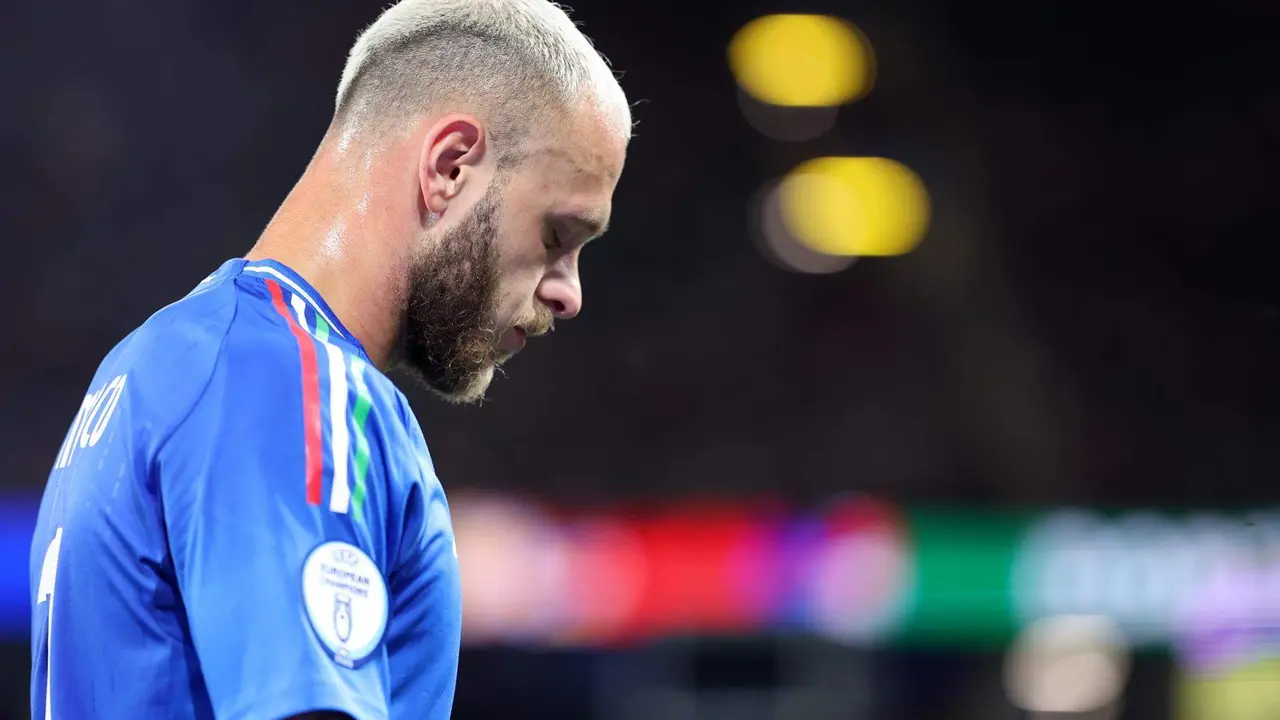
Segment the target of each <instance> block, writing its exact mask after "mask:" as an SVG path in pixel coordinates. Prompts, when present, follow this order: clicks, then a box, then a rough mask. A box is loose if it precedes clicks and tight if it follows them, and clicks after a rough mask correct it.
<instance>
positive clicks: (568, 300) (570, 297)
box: [538, 272, 582, 320]
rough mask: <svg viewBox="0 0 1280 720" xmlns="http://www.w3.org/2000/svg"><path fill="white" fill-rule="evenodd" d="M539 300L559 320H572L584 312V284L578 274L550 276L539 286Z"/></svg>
mask: <svg viewBox="0 0 1280 720" xmlns="http://www.w3.org/2000/svg"><path fill="white" fill-rule="evenodd" d="M538 299H539V300H541V301H542V302H543V303H544V304H545V305H546V306H547V307H549V308H551V313H552V314H553V315H555V316H556V319H557V320H570V319H572V318H574V317H577V315H578V313H580V312H582V283H581V282H580V281H579V280H578V274H577V273H576V272H573V273H567V274H565V275H549V276H547V277H545V278H543V279H542V282H541V283H540V284H539V285H538Z"/></svg>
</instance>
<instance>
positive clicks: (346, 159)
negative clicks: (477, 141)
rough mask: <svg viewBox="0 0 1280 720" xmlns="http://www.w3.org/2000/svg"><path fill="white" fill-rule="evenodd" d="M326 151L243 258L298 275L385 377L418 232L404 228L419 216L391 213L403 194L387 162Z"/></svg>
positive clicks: (366, 155) (325, 148)
mask: <svg viewBox="0 0 1280 720" xmlns="http://www.w3.org/2000/svg"><path fill="white" fill-rule="evenodd" d="M329 146H330V143H328V142H326V143H323V144H322V145H321V147H320V151H319V152H318V153H317V154H316V157H315V159H313V160H312V162H311V164H310V166H308V168H307V170H306V172H305V173H304V174H303V176H302V178H301V179H300V180H299V181H298V184H297V185H296V186H295V187H294V189H293V190H292V191H291V192H290V193H289V196H288V197H287V198H286V199H285V201H284V203H283V204H282V205H281V206H280V209H279V210H278V211H277V212H276V214H275V217H273V218H272V219H271V222H270V223H269V224H268V225H267V228H266V230H264V231H263V233H262V236H261V237H260V238H258V242H257V243H256V244H255V245H254V246H253V249H252V250H250V251H249V253H248V254H247V255H246V256H245V257H246V258H247V259H249V260H275V261H277V262H280V263H283V264H285V265H287V266H288V267H290V268H291V269H293V271H294V272H296V273H298V274H299V275H301V276H302V277H303V278H304V279H305V280H306V281H307V282H308V283H310V285H311V286H312V287H313V288H315V290H316V292H318V293H320V295H321V296H323V297H324V299H325V302H326V303H328V305H329V307H330V308H331V309H332V310H333V312H334V314H336V315H337V316H338V318H339V320H340V321H341V322H342V324H343V325H344V326H346V328H347V330H349V331H350V332H351V333H352V334H353V335H355V337H356V339H358V340H359V341H360V344H361V345H363V346H364V348H365V352H367V353H368V354H369V359H370V360H372V361H373V363H374V364H375V365H377V366H378V367H379V368H382V369H384V370H385V369H386V367H387V365H388V364H389V363H390V361H391V360H392V358H393V356H394V352H395V350H396V341H397V338H398V337H399V334H400V325H401V322H402V320H403V313H404V307H405V301H406V297H407V292H408V277H409V262H408V258H409V254H408V249H409V248H408V242H407V238H408V237H410V235H411V233H412V229H411V228H412V227H413V225H409V224H407V223H414V224H416V216H415V215H414V214H412V213H409V215H408V217H407V218H406V217H403V216H401V215H397V213H396V212H395V211H394V210H393V208H395V207H397V204H396V202H395V200H396V198H395V197H394V196H393V193H399V192H401V191H402V190H403V188H402V187H400V185H401V184H402V183H401V182H399V181H397V179H396V178H395V173H396V170H397V169H396V168H394V167H385V165H387V163H382V162H377V161H378V160H385V158H375V152H374V151H368V152H363V151H357V150H356V149H355V148H351V149H350V150H347V151H345V152H341V151H337V152H335V151H331V150H330V149H329ZM377 154H380V153H377ZM357 156H358V157H357ZM386 156H387V157H395V155H394V154H392V153H387V155H386ZM401 197H403V195H401Z"/></svg>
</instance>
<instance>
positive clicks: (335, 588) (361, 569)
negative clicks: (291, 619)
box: [302, 542, 387, 667]
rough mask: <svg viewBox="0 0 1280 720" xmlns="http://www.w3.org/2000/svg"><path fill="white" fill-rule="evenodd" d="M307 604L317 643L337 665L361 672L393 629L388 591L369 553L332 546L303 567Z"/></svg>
mask: <svg viewBox="0 0 1280 720" xmlns="http://www.w3.org/2000/svg"><path fill="white" fill-rule="evenodd" d="M302 602H303V605H305V606H306V608H307V618H308V619H309V620H310V621H311V628H312V629H313V630H315V633H316V637H317V638H319V639H320V643H321V644H323V645H324V646H325V649H327V650H328V651H329V654H330V655H332V656H333V659H334V661H335V662H337V663H338V664H340V665H345V666H347V667H357V666H359V665H360V664H361V663H363V662H364V661H365V660H367V659H368V658H369V656H370V655H372V654H373V651H374V650H376V649H377V648H378V644H379V643H381V642H382V635H383V633H384V632H385V631H386V629H387V585H386V583H385V582H384V581H383V579H382V573H381V572H379V571H378V566H377V565H375V564H374V562H373V560H372V559H371V558H370V557H369V556H368V555H366V554H365V553H364V551H363V550H361V549H360V548H358V547H356V546H355V545H351V544H349V543H344V542H327V543H324V544H323V545H320V546H319V547H317V548H316V549H315V550H312V551H311V554H310V555H307V559H306V562H304V563H303V564H302Z"/></svg>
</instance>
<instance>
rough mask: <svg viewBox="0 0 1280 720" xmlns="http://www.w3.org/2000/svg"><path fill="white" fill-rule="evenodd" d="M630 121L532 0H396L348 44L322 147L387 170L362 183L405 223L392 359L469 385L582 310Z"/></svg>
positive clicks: (467, 394)
mask: <svg viewBox="0 0 1280 720" xmlns="http://www.w3.org/2000/svg"><path fill="white" fill-rule="evenodd" d="M630 134H631V116H630V109H629V107H628V105H627V101H626V97H625V95H624V94H623V93H622V90H621V88H620V87H619V86H618V83H617V81H616V79H615V78H614V76H613V73H612V72H611V71H610V70H609V67H608V65H607V64H606V63H605V61H604V60H603V58H601V57H600V55H599V54H598V53H596V51H595V50H594V49H593V48H592V46H591V43H590V41H588V40H587V39H586V38H585V37H584V36H583V35H582V34H581V32H579V30H578V29H577V27H576V26H574V24H573V23H572V21H570V20H569V18H568V17H567V16H566V15H565V14H564V12H563V11H562V10H561V9H560V8H559V7H557V6H555V5H553V4H551V3H549V2H546V1H545V0H404V1H403V2H401V3H399V4H397V5H395V6H393V7H392V8H391V9H389V10H387V12H386V13H384V14H383V15H382V17H380V18H379V19H378V20H377V21H376V22H375V23H374V24H373V25H372V26H370V27H369V28H368V29H367V30H366V31H365V32H364V33H363V34H362V35H361V37H360V38H359V39H358V40H357V41H356V44H355V46H354V48H353V49H352V51H351V57H350V59H349V60H348V63H347V67H346V69H345V70H344V72H343V77H342V83H341V85H340V87H339V90H338V100H337V108H336V113H335V117H334V123H333V127H332V128H331V130H330V136H329V138H328V139H327V141H326V143H327V144H329V145H330V146H331V149H332V151H333V152H335V153H337V154H339V155H342V154H358V155H359V156H360V159H361V162H360V164H362V165H363V166H364V168H365V170H366V171H367V170H369V169H370V168H371V167H372V165H373V164H379V165H384V164H385V165H386V166H388V167H392V168H396V170H394V171H392V172H391V173H390V175H389V176H388V175H387V174H385V173H379V174H378V177H380V178H381V181H380V184H381V186H380V187H379V188H378V189H377V195H378V196H379V202H381V203H383V207H381V208H380V210H381V211H382V212H386V213H390V214H391V215H392V216H394V217H395V218H396V221H395V222H394V223H392V224H391V225H392V227H394V228H396V234H399V235H403V237H398V238H392V239H390V240H389V241H390V242H393V243H397V242H398V243H400V250H401V253H402V255H403V257H404V258H405V268H406V269H407V272H406V273H405V275H406V277H403V278H393V281H395V282H398V283H400V285H401V293H402V295H403V297H401V298H400V300H402V310H403V318H402V322H401V333H400V342H399V346H400V347H399V348H398V359H399V360H400V361H401V362H402V363H403V364H404V365H405V366H407V367H408V369H410V370H411V371H413V372H414V373H415V374H417V375H418V376H419V377H420V378H421V379H422V380H424V381H425V382H426V384H427V385H428V387H430V388H431V389H432V390H434V391H435V392H436V393H437V394H439V395H442V396H444V397H446V398H448V399H450V400H453V401H457V402H470V401H475V400H478V399H480V398H481V397H482V396H483V394H484V391H485V389H486V388H487V387H488V385H489V382H490V380H491V379H492V376H493V373H494V369H495V367H496V366H497V365H498V364H500V363H501V362H502V361H503V360H505V359H507V358H508V357H510V356H511V355H513V354H515V353H516V352H517V351H519V350H520V348H521V347H522V346H523V344H524V339H525V337H526V336H533V335H539V334H542V333H545V332H546V331H548V330H549V329H550V327H551V323H552V321H553V319H554V318H562V319H564V318H571V317H573V316H575V315H576V314H577V313H578V311H579V310H580V309H581V306H582V289H581V284H580V282H579V279H578V255H579V253H580V251H581V249H582V246H583V245H584V244H585V243H586V242H587V241H588V240H590V239H592V238H593V237H596V236H598V235H599V234H600V233H602V232H603V231H604V227H605V225H606V224H607V222H608V217H609V214H610V207H611V198H612V195H613V190H614V187H615V186H616V184H617V181H618V177H619V175H620V174H621V172H622V164H623V160H624V156H625V153H626V146H627V143H628V141H629V140H630ZM357 148H358V149H360V150H361V152H360V153H352V152H351V151H353V150H356V149H357ZM347 165H348V166H350V164H347ZM366 204H367V203H366ZM362 212H363V211H362Z"/></svg>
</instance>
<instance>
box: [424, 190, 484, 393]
mask: <svg viewBox="0 0 1280 720" xmlns="http://www.w3.org/2000/svg"><path fill="white" fill-rule="evenodd" d="M498 210H499V208H498V199H497V192H496V188H494V187H491V188H490V190H489V192H487V193H486V194H485V196H484V197H483V198H481V199H480V201H479V202H478V203H476V205H475V207H474V208H473V209H472V210H471V212H470V213H468V215H467V216H466V218H464V219H463V220H462V221H461V222H459V223H458V224H457V225H456V226H454V227H452V228H449V229H448V230H445V231H444V232H443V233H442V234H441V236H440V238H439V241H438V242H436V243H434V244H433V245H432V247H430V249H429V250H427V251H426V252H425V253H424V254H423V255H422V256H421V257H419V258H417V259H416V260H415V261H414V263H413V265H412V267H411V268H410V272H409V293H408V295H409V297H408V303H407V307H406V310H405V320H404V331H403V334H402V338H401V342H402V348H401V353H400V356H401V364H402V365H403V366H404V367H405V369H406V370H408V371H409V373H410V374H411V375H414V376H416V377H417V378H418V379H419V380H420V381H422V383H423V384H425V385H426V387H427V388H428V389H429V390H431V391H432V392H433V393H435V394H436V395H439V396H440V397H442V398H444V399H445V400H448V401H449V402H453V403H459V404H461V403H473V402H477V401H479V400H481V399H483V398H484V393H485V390H487V389H488V387H489V383H490V382H491V381H492V380H493V373H494V368H495V367H496V365H497V364H498V362H499V358H498V356H497V345H498V337H499V331H498V329H497V328H495V327H494V324H493V323H494V318H495V317H496V316H497V310H498V300H499V281H498V280H499V271H498V249H497V247H498V246H497V241H498Z"/></svg>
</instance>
